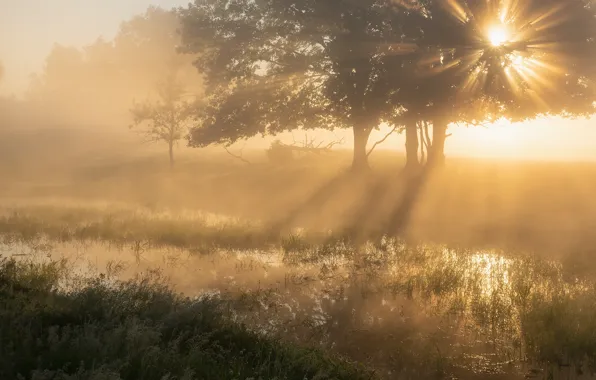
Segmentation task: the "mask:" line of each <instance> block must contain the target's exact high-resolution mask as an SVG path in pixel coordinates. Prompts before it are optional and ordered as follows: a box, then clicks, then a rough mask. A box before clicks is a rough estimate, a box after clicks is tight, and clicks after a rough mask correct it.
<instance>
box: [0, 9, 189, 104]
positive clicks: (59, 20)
mask: <svg viewBox="0 0 596 380" xmlns="http://www.w3.org/2000/svg"><path fill="white" fill-rule="evenodd" d="M187 3H188V0H186V1H185V0H0V62H2V63H3V65H4V69H5V75H4V79H3V82H2V84H0V94H13V93H15V94H17V95H18V94H20V93H22V92H23V91H24V90H25V89H26V87H27V85H28V83H29V77H30V75H31V74H32V73H35V72H39V71H41V69H42V67H43V63H44V59H45V57H46V56H47V55H48V54H49V52H50V50H51V49H52V46H53V45H54V43H60V44H63V45H73V46H84V45H88V44H91V43H93V42H94V41H95V40H97V39H98V38H99V37H100V36H103V37H105V38H106V39H110V38H112V37H113V36H114V35H115V34H116V32H117V31H118V28H119V26H120V23H121V22H122V21H124V20H127V19H129V18H131V17H132V16H134V15H136V14H139V13H142V12H143V11H145V10H146V9H147V7H149V6H150V5H156V6H161V7H163V8H172V7H174V6H180V5H186V4H187Z"/></svg>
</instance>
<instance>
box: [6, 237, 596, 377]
mask: <svg viewBox="0 0 596 380" xmlns="http://www.w3.org/2000/svg"><path fill="white" fill-rule="evenodd" d="M290 243H291V244H290ZM290 243H288V244H285V245H283V248H282V249H271V250H269V251H259V250H254V251H238V252H235V251H214V252H212V253H211V254H210V255H202V256H201V255H196V254H193V253H191V252H190V251H186V250H181V249H159V250H157V249H151V248H149V247H138V246H135V245H132V246H131V245H119V246H110V245H107V244H84V243H75V244H58V243H54V242H49V241H47V242H44V241H38V242H36V243H31V242H27V243H22V242H21V243H17V242H10V244H4V245H2V246H0V252H2V255H4V256H7V255H13V256H14V255H21V256H18V259H22V260H27V259H31V258H35V259H37V260H53V259H66V260H68V262H69V265H70V270H69V275H70V276H75V275H76V276H91V275H97V274H99V273H103V274H106V275H107V276H108V277H112V278H114V279H116V278H118V279H129V278H132V277H134V276H135V275H137V274H138V273H140V272H147V271H155V270H159V272H160V273H161V275H162V276H165V277H166V278H167V279H168V281H169V282H170V284H171V285H172V286H173V287H174V288H175V289H177V290H179V291H181V292H183V293H185V294H187V295H189V296H197V297H198V296H201V297H205V296H207V295H208V296H212V297H219V298H222V299H226V300H227V305H228V307H227V310H226V312H227V313H228V316H229V317H230V318H233V319H235V320H237V321H239V322H242V323H245V324H246V325H247V326H249V327H250V328H252V329H254V330H257V331H260V332H262V333H264V334H271V335H275V336H278V337H281V338H282V339H287V340H292V341H298V342H301V343H303V344H304V343H306V344H311V345H316V346H321V347H324V348H325V349H330V350H334V351H336V352H339V353H341V354H343V355H345V356H347V357H349V358H351V359H354V360H358V361H360V362H363V363H366V364H367V365H370V366H372V367H374V368H376V369H377V370H378V372H379V373H380V374H382V375H383V376H385V377H387V378H404V379H408V378H414V377H416V378H431V377H432V378H436V377H439V378H445V377H447V376H457V378H462V379H465V378H488V377H489V376H493V378H498V377H496V376H501V378H504V379H505V378H506V379H512V378H516V377H520V378H522V377H523V375H524V374H530V373H533V374H536V375H537V376H538V378H548V376H551V375H552V376H553V377H552V378H566V377H560V376H563V375H564V374H565V373H567V372H568V371H569V368H573V369H574V371H575V370H576V369H577V370H581V371H582V372H583V373H584V374H583V375H582V376H583V377H584V378H586V376H587V374H588V373H589V369H590V363H592V364H593V363H596V360H595V359H594V357H595V356H594V354H595V353H596V338H594V337H596V322H594V321H595V320H596V318H594V317H595V312H596V292H595V291H594V284H593V282H591V281H589V280H587V279H583V280H580V279H577V278H576V279H575V280H574V281H573V282H569V281H567V280H566V278H565V277H564V276H563V275H562V272H561V268H560V266H559V265H558V264H556V263H553V262H547V261H541V260H538V259H536V258H532V257H528V256H516V257H511V256H506V255H504V254H502V253H499V252H496V251H483V252H472V251H466V250H457V249H448V248H446V247H442V246H433V245H420V246H408V245H405V244H404V243H402V242H400V241H397V240H392V239H384V240H382V241H381V242H378V243H375V244H373V243H368V244H365V245H363V246H358V247H354V246H351V245H350V244H349V243H347V242H342V241H333V242H330V243H325V244H319V245H316V246H309V245H306V244H302V243H301V242H300V241H293V242H290ZM530 370H532V371H534V372H531V371H530ZM574 376H576V377H572V378H580V377H577V375H574Z"/></svg>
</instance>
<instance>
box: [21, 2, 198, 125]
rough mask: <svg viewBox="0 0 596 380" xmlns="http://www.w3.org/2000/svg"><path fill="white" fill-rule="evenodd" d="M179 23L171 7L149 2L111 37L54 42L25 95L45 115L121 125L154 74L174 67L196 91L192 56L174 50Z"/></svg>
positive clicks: (157, 75)
mask: <svg viewBox="0 0 596 380" xmlns="http://www.w3.org/2000/svg"><path fill="white" fill-rule="evenodd" d="M178 28H179V20H178V17H177V14H176V12H174V11H171V10H164V9H161V8H156V7H150V8H148V9H147V11H146V12H144V13H142V14H139V15H136V16H134V17H132V18H131V19H130V20H127V21H124V22H123V23H122V24H121V26H120V29H119V31H118V33H117V34H116V36H115V37H114V38H113V39H111V40H105V39H98V40H96V41H94V42H93V41H90V44H89V45H87V46H84V47H83V48H75V47H68V46H60V45H55V46H54V48H53V49H52V51H51V52H50V54H49V55H48V57H47V58H46V64H45V67H44V68H43V70H42V72H41V73H39V75H37V76H36V78H35V80H34V81H32V83H31V86H30V91H29V93H28V98H29V100H34V101H36V102H38V103H39V104H38V108H39V109H45V110H46V118H48V119H54V120H59V121H60V122H64V123H71V124H72V125H76V126H81V125H88V123H89V121H92V122H93V123H97V124H98V125H102V126H108V125H115V126H116V125H117V126H118V128H121V126H122V125H123V124H125V123H128V121H129V117H130V115H129V107H130V104H131V103H132V102H133V100H134V99H135V98H137V99H138V98H139V97H143V96H145V95H146V94H147V93H149V92H152V91H154V90H155V89H154V87H155V80H156V78H164V77H166V76H167V75H168V73H169V72H170V71H171V70H172V68H174V67H175V68H176V75H177V79H178V80H179V81H181V82H184V83H185V85H186V88H187V90H188V91H192V92H195V93H197V94H200V92H201V88H202V82H201V76H200V73H198V72H197V70H196V69H195V68H194V67H193V65H192V61H193V59H194V57H193V56H191V55H185V54H179V53H178V51H177V48H178V45H179V44H180V35H179V34H178V33H177V29H178Z"/></svg>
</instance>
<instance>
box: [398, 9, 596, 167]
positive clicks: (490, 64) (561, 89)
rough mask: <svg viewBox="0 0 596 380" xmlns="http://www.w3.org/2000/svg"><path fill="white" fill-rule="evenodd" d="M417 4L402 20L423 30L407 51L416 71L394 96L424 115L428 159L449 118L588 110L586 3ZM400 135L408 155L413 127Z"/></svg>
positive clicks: (593, 38)
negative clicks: (428, 133)
mask: <svg viewBox="0 0 596 380" xmlns="http://www.w3.org/2000/svg"><path fill="white" fill-rule="evenodd" d="M417 4H418V6H419V8H418V12H414V13H412V14H411V16H412V19H410V22H413V24H415V25H419V27H420V28H421V30H423V33H421V34H420V36H421V37H420V38H419V39H418V40H417V41H418V42H417V43H418V50H417V52H416V54H415V55H413V57H415V56H417V57H415V58H414V59H415V61H416V62H417V63H418V64H417V65H413V66H415V67H417V68H418V69H419V70H418V73H417V74H412V75H411V78H412V81H411V82H410V83H408V82H407V81H406V82H405V83H406V84H405V88H408V89H409V90H408V91H404V92H402V95H404V96H408V97H409V99H402V100H401V102H402V103H405V107H406V108H407V109H408V115H411V114H413V115H411V118H412V119H418V120H424V119H425V118H426V119H427V120H429V121H430V122H431V124H432V126H433V144H432V147H431V149H430V150H429V151H428V162H429V163H431V164H436V163H441V162H442V161H443V159H444V153H443V149H444V143H445V137H446V136H447V133H446V130H447V125H449V124H450V123H456V122H464V123H467V124H474V123H478V122H481V121H483V120H484V121H491V120H494V119H496V118H498V117H506V118H509V119H510V120H513V121H522V120H527V119H533V118H535V117H538V116H540V115H561V116H567V117H574V116H580V115H587V114H591V113H593V112H594V100H595V96H594V87H593V84H592V78H593V74H594V72H593V65H592V62H593V59H594V58H596V57H595V51H596V49H595V46H594V44H595V43H596V29H595V28H596V25H595V22H594V16H595V14H594V9H593V6H591V3H589V2H587V1H584V0H569V1H565V2H561V1H556V0H526V1H524V2H521V1H520V2H511V1H504V0H503V1H498V0H494V1H480V0H461V1H450V2H446V1H440V0H438V1H437V0H435V1H433V0H428V1H419V2H418V3H417ZM413 19H414V20H413ZM406 94H407V95H406ZM413 95H414V96H413ZM413 124H414V123H413V122H412V123H411V125H412V126H413ZM406 139H407V141H411V143H410V144H409V146H410V154H408V157H410V156H413V154H412V152H413V151H414V150H415V148H416V146H417V144H416V140H417V136H416V130H415V129H414V128H413V127H412V128H409V129H408V128H406ZM407 145H408V144H407ZM414 157H415V156H414ZM414 159H417V158H414Z"/></svg>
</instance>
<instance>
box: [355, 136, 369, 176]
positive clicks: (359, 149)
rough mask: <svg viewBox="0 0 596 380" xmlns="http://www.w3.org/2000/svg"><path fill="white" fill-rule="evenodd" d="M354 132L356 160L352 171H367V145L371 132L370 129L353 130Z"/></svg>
mask: <svg viewBox="0 0 596 380" xmlns="http://www.w3.org/2000/svg"><path fill="white" fill-rule="evenodd" d="M352 129H353V131H354V158H353V161H352V171H366V170H369V169H370V166H368V156H367V155H366V145H367V143H368V136H369V135H370V132H371V130H370V129H369V128H359V127H354V128H352Z"/></svg>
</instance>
